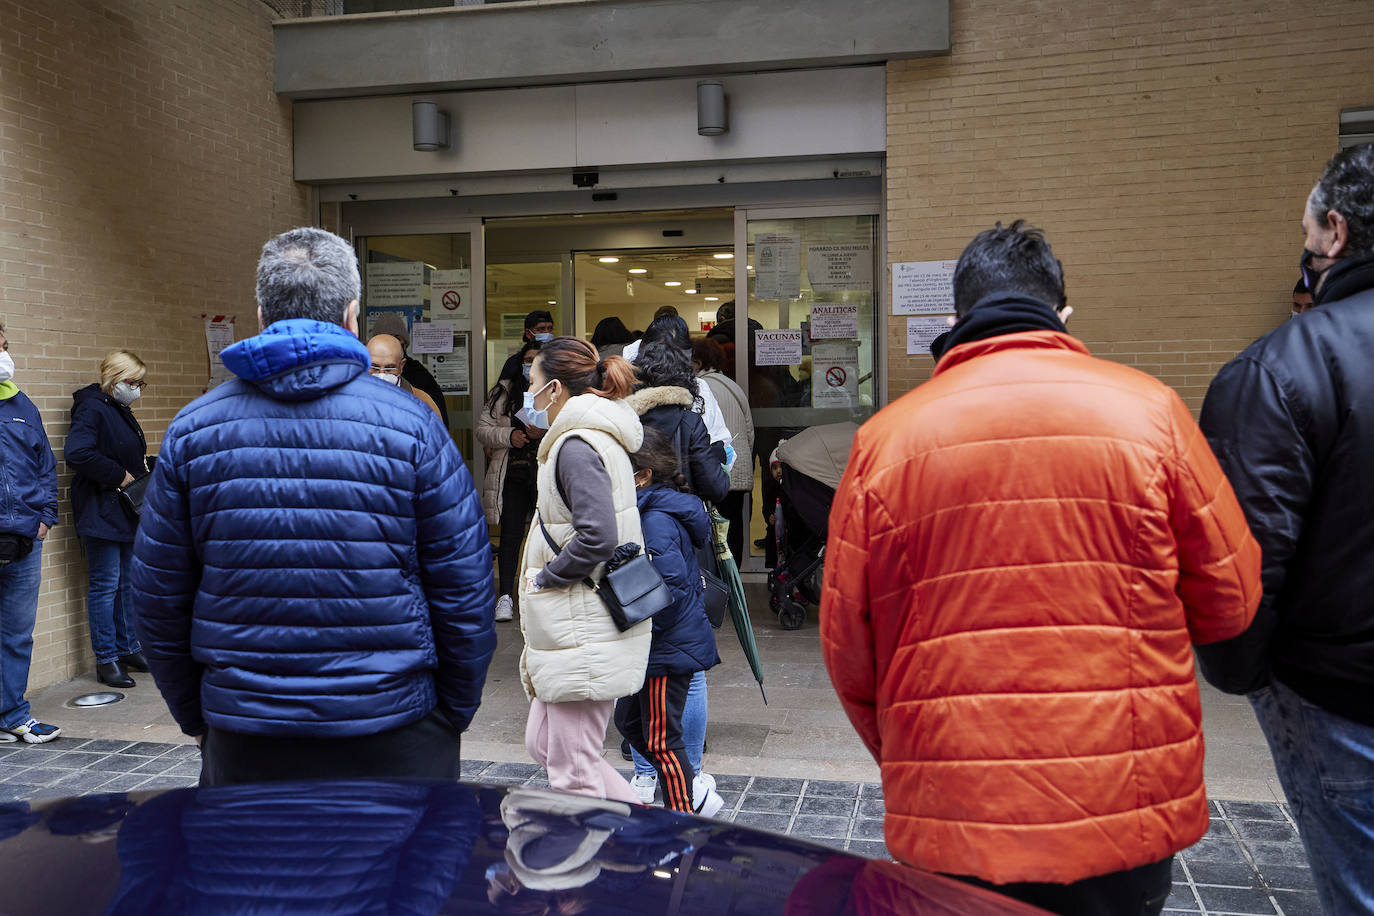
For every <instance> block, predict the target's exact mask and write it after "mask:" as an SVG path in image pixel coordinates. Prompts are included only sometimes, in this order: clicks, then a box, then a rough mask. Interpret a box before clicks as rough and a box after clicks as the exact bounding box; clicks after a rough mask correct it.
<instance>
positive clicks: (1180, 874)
mask: <svg viewBox="0 0 1374 916" xmlns="http://www.w3.org/2000/svg"><path fill="white" fill-rule="evenodd" d="M1173 877H1174V883H1175V884H1186V883H1187V881H1188V875H1187V873H1186V872H1184V871H1183V862H1182V861H1181V860H1180V859H1179V858H1178V856H1174V867H1173Z"/></svg>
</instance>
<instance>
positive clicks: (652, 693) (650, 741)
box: [615, 674, 697, 813]
mask: <svg viewBox="0 0 1374 916" xmlns="http://www.w3.org/2000/svg"><path fill="white" fill-rule="evenodd" d="M691 685H692V676H691V675H690V674H665V675H662V676H660V677H648V678H645V679H644V686H643V687H641V688H640V690H639V693H636V694H634V695H632V696H628V697H622V698H621V699H619V700H617V701H616V704H615V726H616V728H618V729H620V733H621V734H622V735H624V736H625V739H626V740H627V741H629V742H630V746H631V747H633V748H634V749H635V750H637V751H639V753H640V756H642V757H643V758H644V759H645V760H648V761H649V762H650V763H652V764H653V765H654V769H655V770H657V771H658V785H659V787H660V788H661V789H662V790H663V806H664V807H665V808H669V809H671V810H673V811H686V812H689V813H690V812H691V810H692V782H693V780H695V779H696V775H697V774H696V772H695V771H693V769H692V764H691V762H690V761H688V759H687V746H686V743H685V742H684V741H683V740H682V708H683V706H684V705H686V703H687V690H688V688H689V687H691Z"/></svg>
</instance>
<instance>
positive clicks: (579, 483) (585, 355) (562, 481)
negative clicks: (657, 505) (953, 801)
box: [519, 337, 652, 802]
mask: <svg viewBox="0 0 1374 916" xmlns="http://www.w3.org/2000/svg"><path fill="white" fill-rule="evenodd" d="M633 385H634V370H633V369H632V368H631V367H630V364H629V363H627V362H626V361H625V360H623V359H621V358H620V357H618V356H611V357H607V358H606V359H601V358H600V356H599V355H598V354H597V352H596V349H595V348H594V347H593V346H592V345H591V344H590V343H588V342H587V341H585V340H582V339H580V338H576V337H558V338H555V339H553V340H551V341H549V342H547V343H545V344H544V346H543V347H542V348H540V350H539V353H538V355H537V356H536V357H535V358H534V364H533V366H531V368H530V387H529V390H528V391H526V392H525V394H524V405H523V407H522V408H521V411H520V414H519V417H520V418H521V419H522V420H523V421H524V422H525V424H526V425H528V426H531V427H535V428H538V429H545V430H547V432H546V433H545V434H544V438H543V440H542V441H541V442H540V443H539V450H538V460H539V472H538V511H537V516H536V520H535V528H536V529H537V530H535V531H531V532H530V536H529V537H528V538H526V540H525V557H524V568H525V574H524V576H523V579H522V581H521V585H520V630H521V633H522V634H523V635H524V638H525V648H524V652H523V653H522V655H521V658H520V675H521V681H522V683H523V685H524V688H525V693H526V694H527V695H528V696H529V697H530V715H529V721H528V722H527V723H526V726H525V747H526V748H527V749H528V750H529V752H530V756H532V757H533V758H534V759H535V760H536V761H537V762H538V763H540V764H542V765H543V766H544V767H545V769H547V770H548V774H549V785H550V786H552V787H553V788H554V789H557V790H559V791H561V792H570V793H572V794H574V795H591V796H595V797H597V798H609V799H613V800H618V801H627V802H636V801H638V800H639V798H638V796H637V795H635V793H634V791H633V790H632V789H631V788H630V785H629V783H627V782H626V781H625V779H624V777H622V776H621V775H620V774H619V773H617V772H616V771H615V769H614V768H612V767H611V765H610V764H609V763H607V762H606V760H605V759H604V758H603V757H602V756H601V748H602V745H603V743H604V742H605V740H606V726H607V725H608V724H610V720H611V714H612V712H613V711H614V708H615V701H616V700H618V699H619V698H620V697H624V696H629V695H630V694H633V693H635V692H637V691H638V690H639V689H640V688H641V687H642V686H643V685H644V671H645V667H646V666H647V664H648V661H649V640H650V633H651V627H652V624H651V622H650V621H647V620H646V621H644V622H642V623H640V624H638V625H636V626H634V627H631V628H630V629H629V630H626V631H624V632H621V631H620V630H619V629H617V628H616V625H615V623H614V622H613V621H612V619H611V615H610V613H609V612H608V611H607V610H606V606H605V604H604V603H603V602H602V600H601V598H600V597H599V596H598V595H597V594H596V592H595V591H594V590H593V588H592V586H591V585H590V584H589V583H592V582H595V581H596V580H597V579H598V578H599V577H600V575H601V572H602V569H603V568H604V566H605V563H606V561H607V560H609V559H611V556H612V555H613V554H614V553H615V550H616V548H617V547H618V546H619V545H621V544H636V545H640V544H643V543H644V534H643V531H642V529H641V528H640V522H639V509H638V507H637V506H636V504H635V484H634V471H633V470H632V469H631V467H630V456H629V453H630V452H634V451H638V449H639V447H640V445H641V444H642V441H643V438H644V431H643V428H642V427H641V426H640V423H639V419H638V418H637V417H636V416H635V413H634V411H633V410H631V409H630V408H629V406H627V405H626V404H625V402H624V400H623V399H624V398H625V396H626V395H628V394H629V393H630V391H631V389H632V387H633Z"/></svg>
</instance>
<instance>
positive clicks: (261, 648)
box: [133, 229, 496, 785]
mask: <svg viewBox="0 0 1374 916" xmlns="http://www.w3.org/2000/svg"><path fill="white" fill-rule="evenodd" d="M257 291H258V320H259V322H260V324H261V325H262V327H263V332H262V333H261V334H259V335H258V336H257V337H252V338H249V339H247V340H243V341H240V342H239V343H237V344H234V345H233V346H231V347H228V348H226V349H225V351H224V353H223V357H222V358H223V360H224V364H225V366H226V367H228V368H229V369H230V370H231V371H232V372H233V373H234V374H235V375H236V376H238V377H237V378H236V379H231V380H230V381H229V382H227V383H225V384H222V385H220V386H218V387H217V388H215V389H214V390H213V391H211V392H210V393H209V394H207V395H205V396H204V397H201V398H199V399H198V400H196V401H195V402H193V403H192V404H191V405H190V406H188V407H187V408H185V409H184V410H182V411H181V413H180V414H178V415H177V417H176V419H175V420H173V421H172V424H171V426H170V427H169V428H168V430H167V435H166V436H165V437H164V439H163V441H162V449H161V453H160V456H159V460H158V463H157V467H156V468H155V470H154V473H153V479H152V482H151V484H150V485H149V488H148V492H147V496H146V498H145V503H144V511H143V517H142V522H141V524H140V526H139V532H138V540H137V542H136V543H135V545H134V568H133V591H134V605H135V608H136V609H137V612H138V623H139V631H140V636H141V637H142V641H143V648H144V652H145V654H146V655H147V659H148V665H149V667H150V668H151V669H152V673H153V677H154V679H155V680H156V681H157V685H158V688H159V689H160V690H161V691H162V695H163V697H164V698H165V699H166V701H167V705H168V707H169V708H170V709H171V712H172V715H173V717H174V718H175V719H176V721H177V724H178V725H180V726H181V728H182V730H183V731H185V732H186V733H187V734H189V735H195V736H196V737H197V738H200V739H202V742H203V743H202V750H203V754H204V763H203V769H202V776H201V782H202V784H206V785H215V784H222V783H230V782H244V781H254V780H257V781H261V780H267V779H283V778H293V777H296V778H299V777H328V776H337V777H352V776H414V777H429V778H453V777H456V776H457V774H458V736H459V734H460V733H461V732H462V731H463V730H464V729H465V728H467V726H468V723H469V721H471V719H472V716H473V713H474V712H475V711H476V709H477V706H478V703H479V702H480V699H481V692H482V684H483V681H484V680H485V678H486V670H487V665H488V663H489V662H490V660H491V654H492V651H493V649H494V648H495V645H496V636H495V630H494V627H493V623H492V609H493V605H494V603H495V596H494V593H493V589H492V582H491V578H492V577H491V548H490V545H489V542H488V539H487V526H486V520H485V518H484V516H483V513H482V507H481V503H480V501H479V498H478V494H477V490H476V489H475V488H474V487H473V484H472V479H471V478H470V477H469V475H468V471H467V468H466V467H465V465H464V464H463V460H462V457H461V456H460V455H459V454H458V451H457V449H456V448H455V447H454V445H453V441H452V439H451V438H450V437H449V435H448V433H447V431H446V430H445V429H444V428H443V426H442V424H441V423H440V422H439V418H438V417H437V416H435V414H434V412H433V411H432V410H430V409H429V408H428V407H426V406H424V405H423V404H421V403H420V402H419V401H417V400H416V399H415V398H413V397H411V396H410V395H409V394H406V393H405V392H404V391H401V390H400V389H398V388H395V387H392V386H386V385H379V384H377V382H376V380H374V379H371V378H369V377H368V374H367V373H368V367H369V365H370V359H369V356H368V352H367V349H366V348H365V347H364V346H363V345H362V343H361V342H360V341H359V340H358V338H357V319H358V302H357V299H358V271H357V263H356V261H355V260H354V257H353V253H352V251H351V249H350V248H349V246H348V243H347V242H345V241H344V240H342V239H340V238H338V237H337V236H334V235H331V234H329V233H327V232H324V231H322V230H318V229H296V230H293V231H291V232H287V233H285V234H283V235H281V236H278V237H277V238H275V239H273V240H272V241H270V242H268V243H267V245H266V246H264V248H263V254H262V259H261V261H260V262H259V264H258V290H257Z"/></svg>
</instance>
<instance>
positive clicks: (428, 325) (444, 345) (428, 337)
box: [410, 321, 453, 353]
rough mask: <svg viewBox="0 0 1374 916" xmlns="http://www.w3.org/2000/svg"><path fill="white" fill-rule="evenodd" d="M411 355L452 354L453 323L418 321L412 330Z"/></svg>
mask: <svg viewBox="0 0 1374 916" xmlns="http://www.w3.org/2000/svg"><path fill="white" fill-rule="evenodd" d="M410 352H411V353H452V352H453V322H452V321H417V322H415V324H413V325H412V326H411V328H410Z"/></svg>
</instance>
